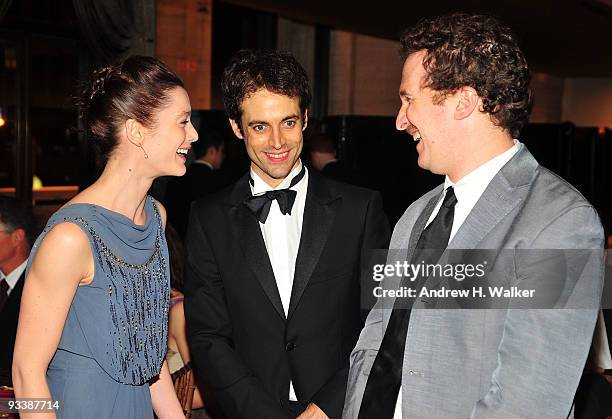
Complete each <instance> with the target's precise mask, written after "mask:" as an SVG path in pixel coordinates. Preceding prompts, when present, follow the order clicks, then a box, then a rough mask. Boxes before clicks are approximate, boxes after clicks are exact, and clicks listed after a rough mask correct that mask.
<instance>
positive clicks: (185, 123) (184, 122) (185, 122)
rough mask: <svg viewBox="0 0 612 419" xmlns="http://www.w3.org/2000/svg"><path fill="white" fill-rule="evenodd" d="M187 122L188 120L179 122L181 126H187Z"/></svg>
mask: <svg viewBox="0 0 612 419" xmlns="http://www.w3.org/2000/svg"><path fill="white" fill-rule="evenodd" d="M189 122H190V121H189V120H186V121H183V122H181V124H183V125H187V124H188V123H189Z"/></svg>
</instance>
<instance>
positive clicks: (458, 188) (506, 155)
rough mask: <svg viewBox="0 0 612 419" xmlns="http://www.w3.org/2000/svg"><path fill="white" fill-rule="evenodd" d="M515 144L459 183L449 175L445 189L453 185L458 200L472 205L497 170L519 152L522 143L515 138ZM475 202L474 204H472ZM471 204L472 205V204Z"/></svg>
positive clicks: (445, 182)
mask: <svg viewBox="0 0 612 419" xmlns="http://www.w3.org/2000/svg"><path fill="white" fill-rule="evenodd" d="M513 141H514V145H513V146H512V147H510V148H509V149H508V150H506V151H504V152H503V153H502V154H500V155H498V156H496V157H493V158H492V159H491V160H489V161H488V162H486V163H484V164H482V165H480V166H478V167H477V168H476V169H474V170H472V171H471V172H470V173H468V174H467V175H465V176H464V177H462V178H461V179H460V180H459V181H458V182H457V183H453V182H452V181H451V180H450V178H449V177H448V176H446V178H445V180H444V189H447V188H448V187H449V186H452V187H453V189H454V191H455V196H456V197H457V202H459V203H461V204H465V205H467V206H468V207H470V208H471V207H472V206H473V204H475V203H476V201H478V199H479V198H480V196H481V195H482V193H483V192H484V191H485V189H487V186H489V183H490V182H491V180H492V179H493V178H494V177H495V175H496V174H497V172H499V171H500V170H501V168H502V167H504V166H505V165H506V163H508V161H510V159H511V158H512V157H513V156H514V155H515V154H516V153H517V152H518V150H519V147H520V145H521V143H520V142H519V141H518V140H513ZM472 202H473V204H471V203H472ZM470 204H471V205H470Z"/></svg>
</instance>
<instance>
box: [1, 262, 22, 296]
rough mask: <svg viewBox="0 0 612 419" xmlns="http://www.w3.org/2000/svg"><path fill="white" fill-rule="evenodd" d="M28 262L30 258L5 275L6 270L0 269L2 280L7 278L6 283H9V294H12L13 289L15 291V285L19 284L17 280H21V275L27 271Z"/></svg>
mask: <svg viewBox="0 0 612 419" xmlns="http://www.w3.org/2000/svg"><path fill="white" fill-rule="evenodd" d="M27 264H28V260H27V259H26V260H24V261H23V263H22V264H21V265H19V266H18V267H16V268H15V269H13V272H11V273H9V274H8V275H4V272H2V271H0V281H2V280H3V279H5V280H6V283H7V284H8V290H7V291H6V294H7V295H11V291H13V288H15V285H17V281H19V277H20V276H21V274H22V273H23V271H25V268H26V266H27Z"/></svg>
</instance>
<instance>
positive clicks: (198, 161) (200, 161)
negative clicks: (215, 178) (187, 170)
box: [193, 160, 215, 170]
mask: <svg viewBox="0 0 612 419" xmlns="http://www.w3.org/2000/svg"><path fill="white" fill-rule="evenodd" d="M193 162H194V163H197V164H203V165H206V166H208V167H210V169H211V170H215V168H214V167H213V165H212V164H210V163H209V162H207V161H206V160H194V161H193Z"/></svg>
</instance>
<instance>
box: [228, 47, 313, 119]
mask: <svg viewBox="0 0 612 419" xmlns="http://www.w3.org/2000/svg"><path fill="white" fill-rule="evenodd" d="M262 88H263V89H266V90H269V91H271V92H274V93H277V94H281V95H285V96H289V97H297V98H299V100H300V110H301V112H302V116H303V115H304V113H305V112H306V109H308V106H310V100H311V94H310V86H309V84H308V76H307V75H306V71H305V70H304V68H303V67H302V66H301V65H300V63H298V62H297V60H296V59H295V58H294V57H293V56H292V55H291V54H289V53H287V52H282V51H273V50H248V49H243V50H240V51H238V52H237V53H236V54H234V56H233V57H232V59H231V60H230V62H229V64H228V65H227V66H226V67H225V70H224V71H223V79H222V80H221V92H222V94H223V104H224V105H225V112H226V113H227V116H228V117H229V118H230V119H233V120H234V121H236V123H237V124H238V126H240V127H241V125H240V117H241V116H242V109H241V107H240V105H241V104H242V101H243V100H244V99H245V98H246V97H247V96H248V95H250V94H252V93H254V92H256V91H257V90H259V89H262ZM241 129H242V127H241Z"/></svg>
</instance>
